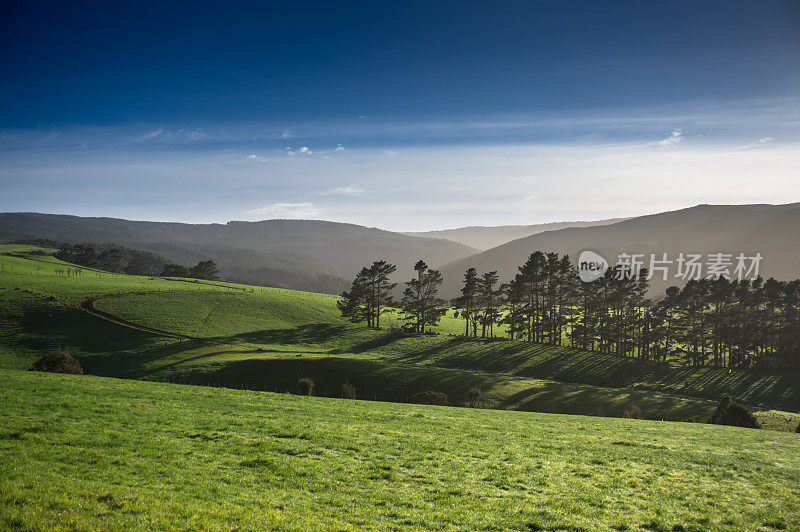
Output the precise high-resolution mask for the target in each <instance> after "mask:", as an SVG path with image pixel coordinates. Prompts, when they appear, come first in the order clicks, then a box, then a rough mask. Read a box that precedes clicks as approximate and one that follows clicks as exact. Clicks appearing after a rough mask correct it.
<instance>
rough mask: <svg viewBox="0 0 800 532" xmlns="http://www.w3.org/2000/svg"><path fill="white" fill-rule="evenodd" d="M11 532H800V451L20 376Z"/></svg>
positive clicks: (477, 416)
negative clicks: (177, 531) (142, 531)
mask: <svg viewBox="0 0 800 532" xmlns="http://www.w3.org/2000/svg"><path fill="white" fill-rule="evenodd" d="M0 426H1V427H2V429H0V528H4V529H27V528H34V529H42V528H47V529H51V528H59V529H76V528H77V529H96V528H103V529H120V528H138V527H151V528H174V527H180V528H215V529H217V528H218V529H233V528H250V529H253V528H266V527H281V528H284V529H305V530H312V529H337V530H347V529H362V528H397V527H410V528H417V529H435V530H441V529H445V528H451V529H470V530H477V529H495V530H497V529H513V530H556V529H561V530H563V529H569V530H578V529H598V528H606V529H608V528H615V529H616V530H634V529H642V528H643V529H649V530H707V529H738V530H755V529H758V528H765V529H781V528H789V529H796V528H798V527H800V446H798V443H800V436H798V435H796V434H790V433H780V432H772V431H758V430H748V429H737V428H731V427H720V426H708V425H697V424H684V423H668V422H651V421H637V420H625V419H610V418H588V417H580V416H568V415H552V414H535V413H525V412H502V411H487V410H471V409H462V408H447V407H422V406H414V405H407V404H391V403H374V402H364V401H352V400H343V399H323V398H315V397H298V396H292V395H284V394H272V393H265V392H253V391H239V390H222V389H212V388H207V387H194V386H179V385H174V384H163V383H148V382H137V381H126V380H117V379H107V378H101V377H88V376H84V377H77V376H62V375H51V374H37V373H28V372H21V371H13V370H0Z"/></svg>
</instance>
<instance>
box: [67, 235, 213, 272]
mask: <svg viewBox="0 0 800 532" xmlns="http://www.w3.org/2000/svg"><path fill="white" fill-rule="evenodd" d="M54 247H55V246H54ZM53 256H54V257H55V258H57V259H60V260H63V261H65V262H70V263H72V264H77V265H79V266H85V267H87V268H95V269H98V270H103V271H107V272H112V273H126V274H128V275H158V276H161V277H189V278H193V279H205V280H215V279H219V275H218V274H219V269H218V268H217V265H216V264H215V263H214V261H211V260H206V261H200V262H198V263H197V264H196V265H195V266H191V267H186V266H180V265H178V264H173V263H171V262H169V261H168V260H166V259H165V258H163V257H161V256H159V255H157V254H155V253H153V252H149V251H139V250H135V249H131V248H126V247H124V246H116V245H114V244H100V245H97V244H69V243H63V244H59V245H58V251H57V252H55V253H54V254H53Z"/></svg>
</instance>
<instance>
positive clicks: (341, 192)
mask: <svg viewBox="0 0 800 532" xmlns="http://www.w3.org/2000/svg"><path fill="white" fill-rule="evenodd" d="M363 193H364V189H363V188H361V187H356V186H352V185H351V186H347V187H336V188H332V189H330V190H323V191H322V192H320V194H322V195H324V196H351V195H353V194H363Z"/></svg>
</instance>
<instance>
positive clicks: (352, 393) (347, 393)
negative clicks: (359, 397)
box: [342, 381, 356, 399]
mask: <svg viewBox="0 0 800 532" xmlns="http://www.w3.org/2000/svg"><path fill="white" fill-rule="evenodd" d="M342 397H343V398H344V399H355V398H356V387H355V386H353V385H352V384H350V383H349V382H347V381H344V383H342Z"/></svg>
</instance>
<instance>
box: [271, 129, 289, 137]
mask: <svg viewBox="0 0 800 532" xmlns="http://www.w3.org/2000/svg"><path fill="white" fill-rule="evenodd" d="M292 137H294V133H292V131H291V130H289V129H283V130H281V131H279V132H277V133H273V134H272V138H274V139H290V138H292Z"/></svg>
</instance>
